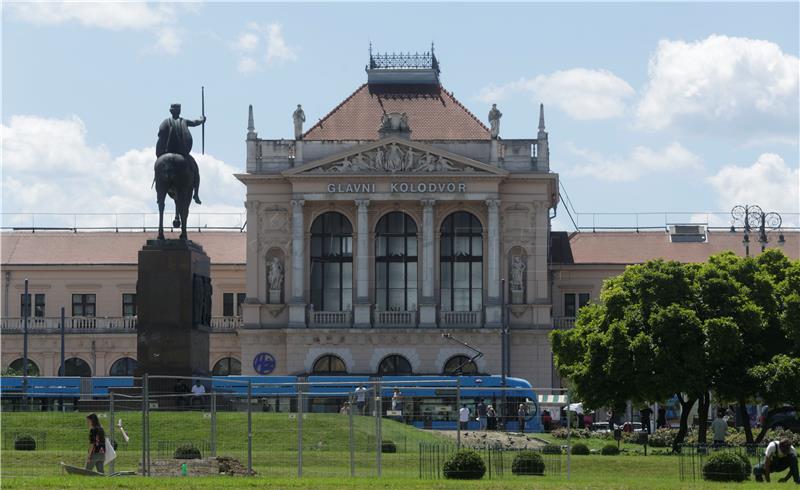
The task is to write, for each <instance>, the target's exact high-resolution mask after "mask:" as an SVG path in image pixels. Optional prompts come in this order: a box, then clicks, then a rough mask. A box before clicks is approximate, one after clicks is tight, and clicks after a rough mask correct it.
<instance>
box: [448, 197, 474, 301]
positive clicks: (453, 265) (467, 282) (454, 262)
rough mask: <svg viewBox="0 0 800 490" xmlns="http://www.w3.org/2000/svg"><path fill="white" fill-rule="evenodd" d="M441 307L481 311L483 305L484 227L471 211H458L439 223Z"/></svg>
mask: <svg viewBox="0 0 800 490" xmlns="http://www.w3.org/2000/svg"><path fill="white" fill-rule="evenodd" d="M441 232H442V237H441V248H440V264H441V285H440V290H441V307H442V310H444V311H480V310H481V308H482V307H483V235H482V233H483V227H482V226H481V223H480V221H478V218H476V217H475V216H474V215H472V214H471V213H468V212H466V211H457V212H455V213H453V214H451V215H450V216H448V217H447V218H445V220H444V222H443V223H442V228H441Z"/></svg>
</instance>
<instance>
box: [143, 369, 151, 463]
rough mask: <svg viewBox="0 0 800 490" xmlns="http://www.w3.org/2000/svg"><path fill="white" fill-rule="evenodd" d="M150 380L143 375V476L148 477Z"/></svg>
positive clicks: (145, 374)
mask: <svg viewBox="0 0 800 490" xmlns="http://www.w3.org/2000/svg"><path fill="white" fill-rule="evenodd" d="M148 384H149V383H148V379H147V373H144V374H143V375H142V475H143V476H148V475H149V474H150V467H149V461H148V459H149V456H150V451H149V448H148V443H149V439H150V434H148V430H147V428H148V427H147V426H148V425H149V421H148V419H147V413H148V411H149V410H150V400H149V393H148V392H149V389H148Z"/></svg>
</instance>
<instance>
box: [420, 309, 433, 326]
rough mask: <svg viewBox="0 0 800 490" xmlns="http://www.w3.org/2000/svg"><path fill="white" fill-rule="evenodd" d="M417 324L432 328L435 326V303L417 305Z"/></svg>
mask: <svg viewBox="0 0 800 490" xmlns="http://www.w3.org/2000/svg"><path fill="white" fill-rule="evenodd" d="M419 326H420V327H421V328H433V327H435V326H436V305H435V304H421V305H419Z"/></svg>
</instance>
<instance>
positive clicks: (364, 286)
mask: <svg viewBox="0 0 800 490" xmlns="http://www.w3.org/2000/svg"><path fill="white" fill-rule="evenodd" d="M355 203H356V209H357V211H358V213H357V216H356V230H357V233H358V236H357V237H356V239H357V244H356V257H355V265H356V301H355V305H354V307H353V308H354V310H355V311H354V313H355V318H354V323H355V326H356V327H369V326H370V325H371V324H372V323H371V318H370V313H371V311H370V310H371V308H370V306H371V305H370V302H369V256H370V253H369V214H368V209H369V199H356V201H355Z"/></svg>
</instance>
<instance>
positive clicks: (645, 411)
mask: <svg viewBox="0 0 800 490" xmlns="http://www.w3.org/2000/svg"><path fill="white" fill-rule="evenodd" d="M652 414H653V410H652V409H651V408H650V407H648V406H647V405H645V407H644V408H642V409H641V410H639V420H641V422H642V431H644V432H645V433H646V434H649V433H650V432H651V430H650V416H651V415H652Z"/></svg>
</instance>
